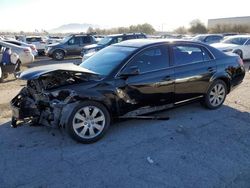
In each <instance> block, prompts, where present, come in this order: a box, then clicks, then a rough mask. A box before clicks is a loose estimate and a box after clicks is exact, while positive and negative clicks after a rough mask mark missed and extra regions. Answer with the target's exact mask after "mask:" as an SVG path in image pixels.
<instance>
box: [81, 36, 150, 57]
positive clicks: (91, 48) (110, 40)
mask: <svg viewBox="0 0 250 188" xmlns="http://www.w3.org/2000/svg"><path fill="white" fill-rule="evenodd" d="M143 38H144V39H145V38H147V36H146V35H145V34H144V33H127V34H116V35H108V36H106V37H104V38H103V39H101V40H100V41H99V42H98V43H97V44H92V45H88V46H85V47H84V48H83V50H82V52H81V56H82V57H83V59H82V60H83V61H84V60H86V59H88V58H89V57H90V56H92V55H94V54H95V53H96V52H98V51H99V50H101V49H103V48H105V47H107V46H109V45H111V44H115V43H119V42H122V41H125V40H130V39H143Z"/></svg>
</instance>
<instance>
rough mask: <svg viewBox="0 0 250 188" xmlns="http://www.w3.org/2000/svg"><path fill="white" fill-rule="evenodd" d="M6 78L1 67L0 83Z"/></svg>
mask: <svg viewBox="0 0 250 188" xmlns="http://www.w3.org/2000/svg"><path fill="white" fill-rule="evenodd" d="M3 79H4V76H3V72H2V67H1V66H0V83H1V82H3Z"/></svg>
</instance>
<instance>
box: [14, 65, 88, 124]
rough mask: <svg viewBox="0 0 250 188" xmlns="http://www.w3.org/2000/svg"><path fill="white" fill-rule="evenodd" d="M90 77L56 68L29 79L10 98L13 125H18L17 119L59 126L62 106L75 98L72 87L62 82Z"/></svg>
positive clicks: (78, 81)
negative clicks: (17, 92)
mask: <svg viewBox="0 0 250 188" xmlns="http://www.w3.org/2000/svg"><path fill="white" fill-rule="evenodd" d="M90 77H91V76H90V75H88V74H84V73H81V72H80V73H79V72H74V71H72V72H70V71H61V70H58V71H53V72H50V73H47V74H44V75H42V76H40V77H39V78H37V79H32V80H28V81H27V86H26V87H24V88H23V89H22V90H21V91H20V93H19V94H18V95H17V96H16V97H15V98H13V99H12V101H11V106H12V111H13V118H12V126H13V127H15V126H17V124H18V122H19V121H24V122H26V121H28V122H30V123H33V124H41V125H46V126H51V127H56V126H62V125H61V124H60V120H61V119H62V118H61V116H62V113H63V109H64V107H65V106H66V105H68V104H70V103H74V102H77V94H76V93H75V91H73V90H71V89H67V88H66V87H64V86H68V85H73V84H79V83H83V82H86V81H89V79H90ZM59 87H60V88H59ZM64 88H65V89H64ZM57 89H58V90H57Z"/></svg>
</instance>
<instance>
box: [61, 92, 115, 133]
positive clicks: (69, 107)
mask: <svg viewBox="0 0 250 188" xmlns="http://www.w3.org/2000/svg"><path fill="white" fill-rule="evenodd" d="M77 99H78V100H77V101H76V102H73V103H69V104H67V105H66V106H64V107H63V109H62V112H61V118H60V122H59V124H60V125H61V126H62V127H64V128H65V125H66V122H67V120H68V118H69V117H70V114H71V113H72V112H73V110H74V109H75V108H76V107H77V106H78V105H79V104H81V103H82V102H84V101H93V102H97V103H100V104H101V105H103V106H104V107H105V108H106V109H107V111H108V113H109V116H110V120H111V121H112V119H113V117H114V116H113V113H114V111H113V110H112V106H110V104H112V103H111V101H110V102H108V101H107V100H101V99H100V98H99V99H98V98H92V97H79V96H78V97H77Z"/></svg>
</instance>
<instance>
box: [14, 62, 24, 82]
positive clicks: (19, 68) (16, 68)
mask: <svg viewBox="0 0 250 188" xmlns="http://www.w3.org/2000/svg"><path fill="white" fill-rule="evenodd" d="M21 64H22V63H21V61H20V60H18V62H17V64H16V67H15V70H14V72H13V74H14V77H15V78H18V76H19V74H18V72H20V70H21Z"/></svg>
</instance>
